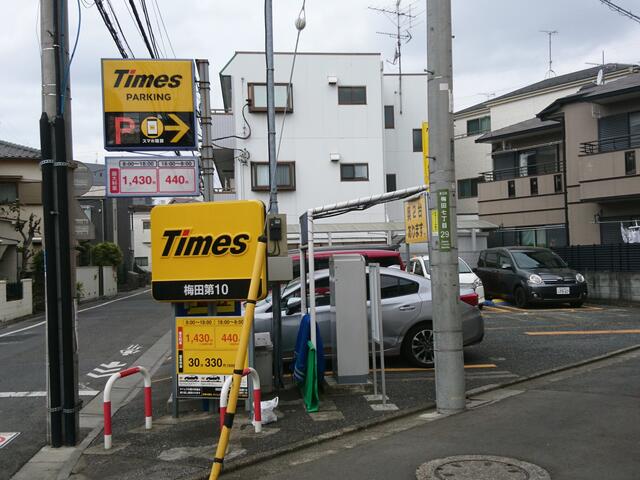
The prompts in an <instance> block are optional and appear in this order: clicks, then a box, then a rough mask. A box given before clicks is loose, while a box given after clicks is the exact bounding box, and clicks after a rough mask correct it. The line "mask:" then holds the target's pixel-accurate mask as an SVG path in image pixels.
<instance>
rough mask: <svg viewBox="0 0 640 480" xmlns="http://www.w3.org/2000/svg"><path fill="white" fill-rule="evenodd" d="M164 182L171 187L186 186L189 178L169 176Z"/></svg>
mask: <svg viewBox="0 0 640 480" xmlns="http://www.w3.org/2000/svg"><path fill="white" fill-rule="evenodd" d="M164 181H165V183H167V184H169V185H172V184H173V185H184V184H185V183H187V178H186V177H185V176H184V175H167V176H166V178H165V179H164Z"/></svg>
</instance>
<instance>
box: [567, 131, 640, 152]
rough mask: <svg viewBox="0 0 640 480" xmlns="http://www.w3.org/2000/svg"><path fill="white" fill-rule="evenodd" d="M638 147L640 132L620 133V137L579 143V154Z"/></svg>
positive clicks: (639, 144)
mask: <svg viewBox="0 0 640 480" xmlns="http://www.w3.org/2000/svg"><path fill="white" fill-rule="evenodd" d="M639 147H640V134H638V133H635V134H633V135H622V136H620V137H610V138H602V139H600V140H593V141H591V142H583V143H581V144H580V155H582V156H586V155H597V154H598V153H606V152H614V151H616V150H625V149H627V148H639Z"/></svg>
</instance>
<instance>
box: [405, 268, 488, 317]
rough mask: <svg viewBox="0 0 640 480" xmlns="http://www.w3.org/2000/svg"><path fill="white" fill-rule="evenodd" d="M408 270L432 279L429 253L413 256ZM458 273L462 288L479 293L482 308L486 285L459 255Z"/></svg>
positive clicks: (479, 304) (479, 302)
mask: <svg viewBox="0 0 640 480" xmlns="http://www.w3.org/2000/svg"><path fill="white" fill-rule="evenodd" d="M407 271H408V272H410V273H415V274H416V275H420V276H423V277H426V278H428V279H431V266H430V265H429V255H423V256H421V257H413V258H411V260H410V261H409V265H408V266H407ZM458 274H459V276H460V280H459V281H460V289H461V290H463V289H469V288H470V289H471V290H473V291H474V292H476V294H477V295H478V307H479V308H482V306H483V305H484V286H483V285H482V280H480V278H478V276H477V275H476V274H475V273H473V270H471V267H469V264H467V262H465V261H464V260H463V259H461V258H460V257H458Z"/></svg>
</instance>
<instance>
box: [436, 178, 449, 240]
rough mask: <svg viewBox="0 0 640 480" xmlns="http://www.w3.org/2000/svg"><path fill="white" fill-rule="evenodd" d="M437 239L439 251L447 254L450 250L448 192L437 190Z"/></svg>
mask: <svg viewBox="0 0 640 480" xmlns="http://www.w3.org/2000/svg"><path fill="white" fill-rule="evenodd" d="M436 198H437V201H438V227H439V228H438V239H439V240H440V246H439V250H440V251H441V252H448V251H450V250H451V224H450V215H449V198H450V194H449V190H448V189H446V190H438V195H437V197H436Z"/></svg>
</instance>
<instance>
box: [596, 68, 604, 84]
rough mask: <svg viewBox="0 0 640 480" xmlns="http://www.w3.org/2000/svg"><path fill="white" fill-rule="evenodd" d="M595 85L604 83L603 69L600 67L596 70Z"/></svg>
mask: <svg viewBox="0 0 640 480" xmlns="http://www.w3.org/2000/svg"><path fill="white" fill-rule="evenodd" d="M596 85H604V70H603V69H602V68H601V69H600V70H598V76H597V78H596Z"/></svg>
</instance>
